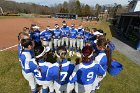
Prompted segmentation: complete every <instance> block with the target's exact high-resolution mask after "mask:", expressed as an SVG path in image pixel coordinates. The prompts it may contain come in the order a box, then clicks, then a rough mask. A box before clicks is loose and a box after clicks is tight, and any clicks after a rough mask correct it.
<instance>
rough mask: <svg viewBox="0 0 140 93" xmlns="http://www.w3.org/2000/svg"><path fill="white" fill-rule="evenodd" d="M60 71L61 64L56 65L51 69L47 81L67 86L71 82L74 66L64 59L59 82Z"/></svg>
mask: <svg viewBox="0 0 140 93" xmlns="http://www.w3.org/2000/svg"><path fill="white" fill-rule="evenodd" d="M58 69H59V62H57V63H54V64H53V65H52V67H50V68H49V71H48V77H47V80H48V81H50V80H54V81H56V82H57V83H58V84H60V85H64V84H67V83H68V82H69V77H70V75H71V74H72V72H73V70H74V64H73V63H71V62H69V61H67V60H66V59H63V61H62V67H61V72H60V80H58V75H59V73H58Z"/></svg>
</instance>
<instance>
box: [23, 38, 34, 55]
mask: <svg viewBox="0 0 140 93" xmlns="http://www.w3.org/2000/svg"><path fill="white" fill-rule="evenodd" d="M29 45H31V46H32V41H31V39H22V40H21V46H22V50H21V53H20V55H21V54H22V52H23V51H24V49H25V48H28V46H29Z"/></svg>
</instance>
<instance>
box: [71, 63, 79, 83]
mask: <svg viewBox="0 0 140 93" xmlns="http://www.w3.org/2000/svg"><path fill="white" fill-rule="evenodd" d="M78 67H79V65H76V67H75V69H74V71H73V73H72V75H71V76H70V78H69V81H70V83H74V82H76V81H77V71H78Z"/></svg>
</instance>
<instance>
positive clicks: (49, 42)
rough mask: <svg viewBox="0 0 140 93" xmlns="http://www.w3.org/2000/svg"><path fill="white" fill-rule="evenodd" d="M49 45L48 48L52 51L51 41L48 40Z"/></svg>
mask: <svg viewBox="0 0 140 93" xmlns="http://www.w3.org/2000/svg"><path fill="white" fill-rule="evenodd" d="M49 47H50V49H51V51H52V41H49Z"/></svg>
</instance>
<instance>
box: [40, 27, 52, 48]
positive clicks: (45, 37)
mask: <svg viewBox="0 0 140 93" xmlns="http://www.w3.org/2000/svg"><path fill="white" fill-rule="evenodd" d="M52 37H53V33H52V32H51V30H50V26H48V27H47V29H46V30H45V31H42V32H41V33H40V38H41V41H42V45H43V46H49V47H50V48H51V49H52Z"/></svg>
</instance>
